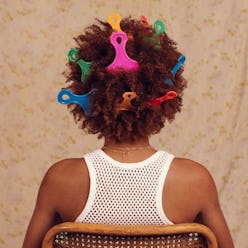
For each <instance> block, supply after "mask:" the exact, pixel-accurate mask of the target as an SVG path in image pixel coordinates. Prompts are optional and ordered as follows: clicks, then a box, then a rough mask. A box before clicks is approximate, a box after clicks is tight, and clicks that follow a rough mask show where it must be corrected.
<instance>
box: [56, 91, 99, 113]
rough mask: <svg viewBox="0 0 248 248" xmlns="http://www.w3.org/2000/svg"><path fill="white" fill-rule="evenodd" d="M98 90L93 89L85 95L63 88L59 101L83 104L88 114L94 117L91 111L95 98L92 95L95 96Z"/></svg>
mask: <svg viewBox="0 0 248 248" xmlns="http://www.w3.org/2000/svg"><path fill="white" fill-rule="evenodd" d="M96 92H97V89H92V90H91V91H90V92H88V93H86V94H84V95H76V94H73V93H72V92H71V91H70V90H68V89H62V90H61V91H60V92H59V94H58V102H59V103H61V104H70V103H75V104H78V105H80V106H81V108H82V109H83V111H84V114H85V115H86V116H88V117H94V115H93V114H92V113H91V112H90V111H91V106H92V100H93V99H92V97H91V96H93V95H94V94H95V93H96Z"/></svg>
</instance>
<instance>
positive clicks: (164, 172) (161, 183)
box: [156, 153, 174, 225]
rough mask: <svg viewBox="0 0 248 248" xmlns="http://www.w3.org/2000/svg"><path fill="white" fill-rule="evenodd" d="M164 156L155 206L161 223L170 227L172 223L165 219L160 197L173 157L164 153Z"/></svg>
mask: <svg viewBox="0 0 248 248" xmlns="http://www.w3.org/2000/svg"><path fill="white" fill-rule="evenodd" d="M165 156H166V160H165V161H166V162H165V164H164V165H163V167H162V171H161V176H160V180H159V184H158V190H157V195H156V204H157V210H158V215H159V216H160V218H161V220H162V221H163V223H164V224H168V225H172V224H174V223H173V222H172V221H170V220H169V219H168V218H167V216H166V214H165V212H164V210H163V204H162V197H163V187H164V183H165V180H166V177H167V174H168V171H169V169H170V166H171V164H172V161H173V159H174V155H172V154H170V153H166V155H165Z"/></svg>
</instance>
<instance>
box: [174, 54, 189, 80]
mask: <svg viewBox="0 0 248 248" xmlns="http://www.w3.org/2000/svg"><path fill="white" fill-rule="evenodd" d="M185 59H186V57H185V56H184V55H181V56H180V57H179V58H178V63H177V64H176V65H175V66H174V67H173V68H172V70H171V73H172V75H173V76H175V75H176V73H177V71H178V70H179V69H180V68H181V67H182V66H183V64H184V62H185Z"/></svg>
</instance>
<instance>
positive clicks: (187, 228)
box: [42, 222, 217, 248]
mask: <svg viewBox="0 0 248 248" xmlns="http://www.w3.org/2000/svg"><path fill="white" fill-rule="evenodd" d="M82 247H84V248H184V247H185V248H186V247H191V248H217V242H216V239H215V236H214V234H213V233H212V231H211V230H210V229H209V228H207V227H205V226H203V225H200V224H194V223H192V224H178V225H169V226H168V225H163V226H113V225H98V224H83V223H70V222H67V223H62V224H59V225H56V226H54V227H53V228H51V229H50V230H49V231H48V232H47V234H46V236H45V238H44V240H43V245H42V248H82Z"/></svg>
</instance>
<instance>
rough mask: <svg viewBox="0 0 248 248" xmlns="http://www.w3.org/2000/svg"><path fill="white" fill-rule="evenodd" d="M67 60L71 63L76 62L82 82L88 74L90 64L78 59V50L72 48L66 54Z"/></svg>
mask: <svg viewBox="0 0 248 248" xmlns="http://www.w3.org/2000/svg"><path fill="white" fill-rule="evenodd" d="M68 59H69V60H70V61H71V62H77V64H78V65H79V66H80V68H81V81H82V82H84V80H85V77H86V76H87V75H89V74H90V67H91V64H92V62H86V61H85V60H83V59H78V49H76V48H72V49H71V50H70V51H69V52H68Z"/></svg>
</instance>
